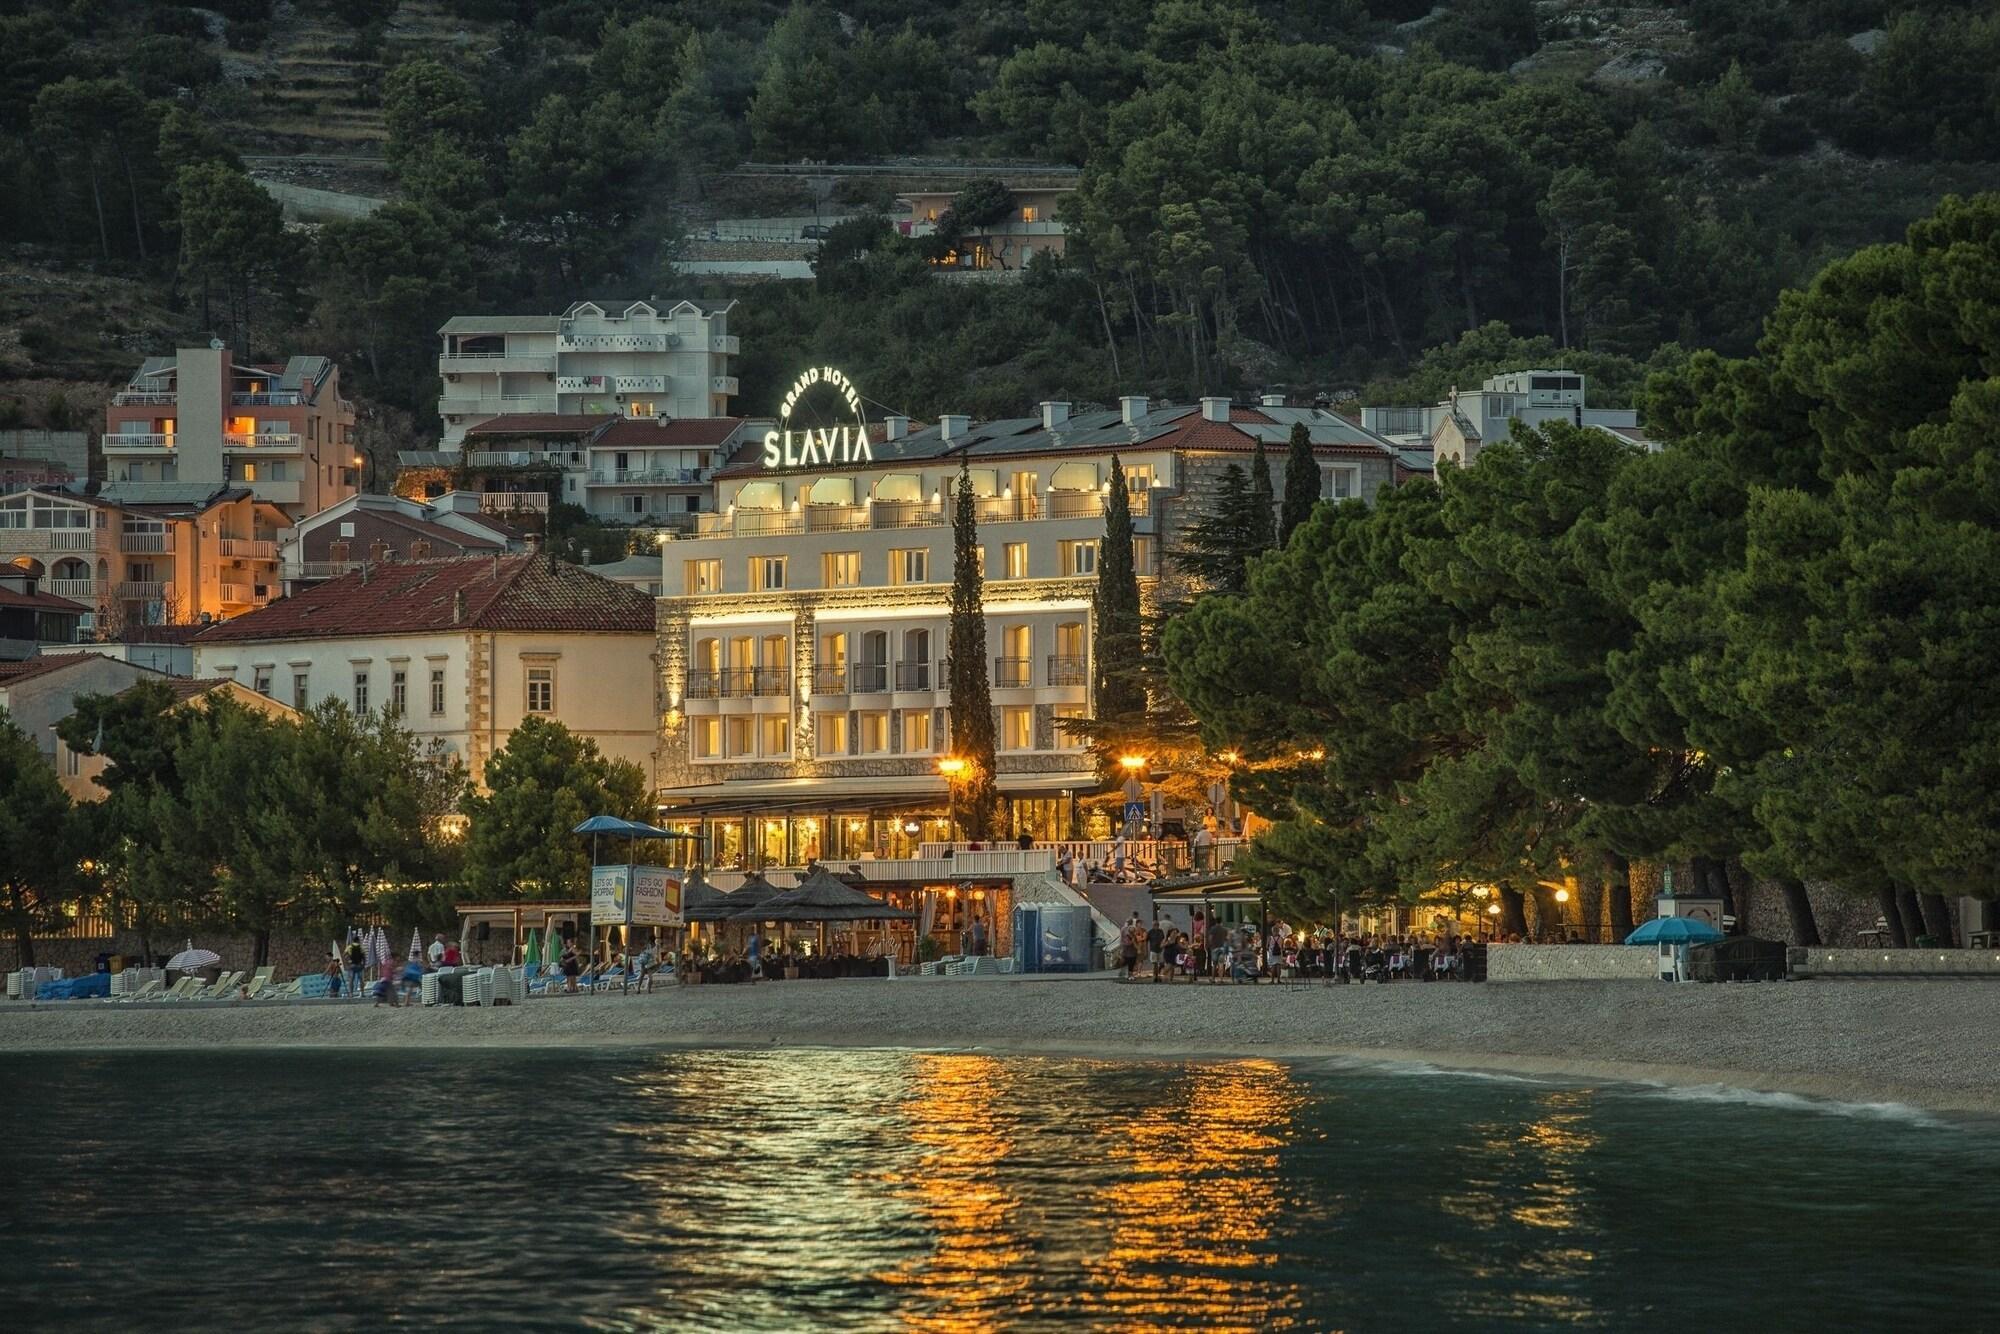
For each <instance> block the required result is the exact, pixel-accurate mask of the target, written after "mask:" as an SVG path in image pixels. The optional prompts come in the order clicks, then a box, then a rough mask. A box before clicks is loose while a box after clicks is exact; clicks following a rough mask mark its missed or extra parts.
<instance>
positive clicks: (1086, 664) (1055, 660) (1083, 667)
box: [1048, 654, 1090, 686]
mask: <svg viewBox="0 0 2000 1334" xmlns="http://www.w3.org/2000/svg"><path fill="white" fill-rule="evenodd" d="M1048 683H1049V684H1050V685H1052V686H1080V685H1088V684H1089V683H1090V660H1089V659H1088V658H1073V657H1065V656H1061V655H1058V654H1051V655H1049V676H1048Z"/></svg>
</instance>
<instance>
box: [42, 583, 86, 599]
mask: <svg viewBox="0 0 2000 1334" xmlns="http://www.w3.org/2000/svg"><path fill="white" fill-rule="evenodd" d="M42 591H43V592H44V593H53V594H55V595H56V596H57V597H59V598H69V599H70V600H71V601H73V602H90V601H94V600H95V599H96V597H97V581H96V580H95V579H44V580H43V581H42Z"/></svg>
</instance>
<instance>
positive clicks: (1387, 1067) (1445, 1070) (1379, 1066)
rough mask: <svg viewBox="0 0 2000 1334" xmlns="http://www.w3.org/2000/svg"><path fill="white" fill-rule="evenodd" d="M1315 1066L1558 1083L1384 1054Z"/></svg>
mask: <svg viewBox="0 0 2000 1334" xmlns="http://www.w3.org/2000/svg"><path fill="white" fill-rule="evenodd" d="M1311 1065H1312V1068H1313V1069H1316V1070H1357V1071H1365V1072H1367V1073H1369V1074H1380V1075H1409V1076H1412V1077H1414V1078H1436V1079H1477V1080H1484V1081H1485V1082H1487V1083H1491V1084H1533V1085H1536V1086H1538V1087H1544V1088H1546V1087H1549V1086H1551V1085H1554V1084H1556V1083H1558V1082H1559V1081H1557V1080H1554V1079H1536V1078H1533V1077H1532V1076H1529V1075H1510V1074H1503V1073H1501V1072H1500V1071H1498V1070H1465V1069H1459V1068H1457V1067H1454V1066H1449V1065H1432V1064H1431V1063H1430V1062H1428V1061H1398V1060H1391V1059H1389V1058H1387V1057H1384V1058H1382V1059H1380V1060H1371V1059H1370V1058H1368V1057H1366V1056H1331V1057H1327V1058H1325V1059H1322V1060H1317V1061H1314V1062H1312V1063H1311Z"/></svg>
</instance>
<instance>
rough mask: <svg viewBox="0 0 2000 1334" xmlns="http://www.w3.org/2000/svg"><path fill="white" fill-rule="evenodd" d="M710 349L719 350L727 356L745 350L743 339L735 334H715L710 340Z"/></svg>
mask: <svg viewBox="0 0 2000 1334" xmlns="http://www.w3.org/2000/svg"><path fill="white" fill-rule="evenodd" d="M708 350H709V351H711V352H719V353H721V354H722V355H723V356H725V357H733V356H735V355H736V354H737V353H738V352H740V351H742V350H743V340H742V339H740V338H738V337H737V336H736V335H735V334H715V335H713V336H711V337H710V338H709V340H708Z"/></svg>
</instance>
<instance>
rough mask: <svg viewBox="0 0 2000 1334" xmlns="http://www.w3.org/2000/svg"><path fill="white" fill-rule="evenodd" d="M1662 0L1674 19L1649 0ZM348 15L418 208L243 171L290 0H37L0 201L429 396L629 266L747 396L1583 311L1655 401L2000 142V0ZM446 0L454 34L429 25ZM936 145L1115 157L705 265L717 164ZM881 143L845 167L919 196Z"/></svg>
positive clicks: (1479, 367)
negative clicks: (449, 374)
mask: <svg viewBox="0 0 2000 1334" xmlns="http://www.w3.org/2000/svg"><path fill="white" fill-rule="evenodd" d="M1634 14H1640V15H1642V16H1643V17H1645V19H1646V24H1645V25H1644V26H1645V28H1646V31H1647V32H1648V33H1650V34H1652V36H1651V37H1649V38H1648V42H1650V44H1649V45H1648V44H1645V43H1638V42H1637V39H1636V38H1635V37H1634V36H1633V32H1632V30H1631V29H1630V28H1629V27H1628V28H1620V27H1618V25H1619V24H1620V23H1621V22H1623V23H1627V24H1630V22H1631V20H1632V17H1633V15H1634ZM327 15H330V16H331V17H330V18H327V17H326V16H321V19H320V20H319V21H325V22H332V23H333V24H334V25H335V28H336V30H337V31H338V33H339V34H341V35H340V37H339V45H338V51H339V53H340V55H341V58H342V59H344V60H347V61H348V62H350V63H349V64H348V65H347V66H346V67H345V68H348V69H351V70H354V71H359V74H358V75H357V76H356V77H354V78H353V79H351V80H349V81H347V82H343V83H339V84H337V85H331V86H329V87H327V88H326V89H324V90H315V91H314V92H313V95H312V98H310V99H308V100H307V101H305V102H303V103H298V104H288V105H296V106H298V107H302V108H305V109H306V110H308V111H310V112H311V113H312V114H311V115H309V116H307V117H306V119H307V120H311V119H312V118H313V116H317V117H318V118H319V119H320V120H322V121H325V122H326V123H327V124H329V125H330V124H332V123H333V122H334V121H335V120H337V119H338V118H340V117H344V116H348V115H350V114H354V115H360V114H363V113H365V114H366V115H368V116H372V117H376V118H377V119H378V120H379V124H380V126H381V135H382V137H381V138H380V139H379V140H373V141H369V142H367V143H363V144H361V145H359V149H358V151H362V152H369V153H374V154H379V155H380V156H381V157H383V158H385V159H386V163H387V171H388V174H389V179H390V184H391V189H390V191H389V193H391V194H392V196H393V198H392V202H391V203H390V204H389V205H388V206H387V207H385V208H383V209H382V210H380V211H379V212H377V213H375V214H374V215H373V216H370V217H367V218H363V219H358V220H352V221H344V222H337V223H328V224H325V225H323V226H318V227H315V228H291V227H287V226H286V225H285V224H284V222H283V220H282V218H281V216H280V212H279V208H278V206H277V204H276V203H275V202H274V201H272V200H271V199H270V198H269V196H267V195H266V194H265V193H264V192H263V191H262V190H261V189H259V188H258V187H257V185H256V184H254V183H253V182H252V181H251V180H250V178H249V177H248V175H246V172H245V162H244V154H245V153H247V152H251V151H252V150H257V151H273V150H272V149H271V146H270V145H268V144H261V143H255V142H252V140H254V139H256V138H257V137H258V134H256V133H253V132H252V131H251V129H250V127H251V125H252V123H253V122H256V123H258V124H262V123H264V122H263V121H260V120H259V116H260V115H262V112H261V111H260V110H259V104H258V103H257V96H256V95H255V94H253V93H252V92H250V91H249V87H250V85H248V84H246V82H245V81H244V79H243V78H242V77H241V75H242V73H243V70H244V69H245V68H246V62H247V63H248V65H249V66H251V67H254V66H255V64H256V62H258V61H259V60H265V59H268V58H269V57H270V55H271V51H272V50H273V45H272V44H273V43H275V42H277V41H278V40H279V39H280V38H281V37H282V36H283V35H284V33H283V26H284V25H281V24H279V23H278V22H277V18H276V11H275V10H274V8H273V6H272V4H271V3H270V0H219V3H217V4H215V5H213V6H211V7H208V8H205V9H202V10H196V9H192V8H187V7H183V6H177V5H170V4H152V3H135V2H133V0H73V2H71V3H49V2H47V0H16V2H15V3H11V4H7V5H5V6H0V41H4V43H5V47H6V49H7V51H8V60H7V63H6V68H5V70H4V72H0V78H4V80H5V82H6V87H5V95H4V96H0V186H4V188H0V231H4V233H5V235H6V236H7V237H8V238H10V240H11V241H12V242H13V243H14V244H15V247H16V251H15V255H14V258H15V262H16V263H17V264H19V265H24V266H30V267H31V266H32V265H33V263H35V262H37V261H39V262H42V263H45V264H47V265H48V266H50V267H52V268H63V269H67V270H77V269H84V270H89V271H91V272H94V273H106V274H117V275H122V276H125V277H128V278H131V279H134V280H136V281H138V282H140V283H142V284H144V285H145V289H146V290H147V291H148V292H150V293H153V294H155V295H156V296H157V299H158V300H159V301H160V302H162V303H163V304H164V305H165V307H166V308H167V309H168V310H170V311H171V312H172V314H173V318H174V319H175V320H176V321H178V322H179V323H180V324H181V327H183V328H184V329H185V330H187V331H189V332H194V331H214V332H217V333H220V334H221V335H223V336H225V337H227V338H229V339H231V340H232V341H233V342H234V343H235V344H236V345H237V346H238V347H239V348H240V349H241V350H243V351H245V352H247V353H251V354H258V355H262V354H273V353H277V352H281V351H312V352H321V353H327V354H330V355H333V356H336V357H338V358H339V359H340V360H341V362H342V364H343V365H344V366H345V367H346V368H347V369H348V373H349V376H350V381H349V383H350V392H358V393H359V394H360V396H362V397H363V399H364V401H365V402H367V403H368V404H370V405H372V406H373V407H375V408H379V409H400V410H402V411H404V412H407V413H408V414H409V416H408V417H407V418H401V419H400V420H401V421H403V422H404V423H406V425H405V426H404V427H403V428H402V429H404V430H405V431H408V432H414V433H415V434H418V435H421V434H424V433H426V432H428V431H431V430H434V429H435V428H434V426H433V425H432V421H431V415H432V412H433V407H432V402H433V399H434V395H435V392H436V385H435V379H434V375H433V365H434V359H435V338H434V330H435V329H436V327H437V326H438V324H439V323H440V322H441V321H442V319H443V318H445V317H446V316H447V315H448V314H450V313H452V312H458V311H468V310H496V309H503V308H516V309H518V308H528V309H544V310H546V309H554V308H559V307H560V306H561V305H562V304H564V303H565V302H567V301H568V300H570V299H573V298H574V297H576V296H577V295H580V294H585V293H606V292H610V293H620V292H623V293H629V294H633V295H645V294H647V293H652V292H661V293H665V292H668V291H672V292H675V293H686V294H691V295H706V296H717V295H737V296H739V297H741V298H742V299H743V304H742V306H741V307H740V308H739V311H738V313H737V315H736V317H735V320H736V322H735V325H734V331H736V332H739V333H740V334H741V335H742V337H743V345H744V348H745V353H744V356H743V358H742V363H743V364H742V366H741V367H740V373H741V378H742V385H743V393H742V398H741V405H742V406H743V407H744V408H745V409H746V410H751V411H756V410H760V409H762V408H764V407H766V406H767V405H768V402H769V401H770V400H771V398H772V397H773V396H774V393H775V390H776V388H777V387H778V386H780V385H782V384H783V383H784V382H785V381H786V380H788V379H789V378H790V377H791V375H792V374H793V373H794V372H795V370H796V368H797V366H798V365H800V364H801V363H803V362H805V361H808V360H822V359H835V360H839V361H841V362H842V363H843V364H845V365H847V366H848V367H849V368H850V369H851V370H852V371H853V373H854V374H855V375H856V377H857V379H859V380H861V381H862V383H864V384H865V385H866V386H867V387H868V391H869V393H870V394H871V396H872V397H874V398H875V399H876V400H878V401H879V402H881V403H884V404H887V405H890V406H893V407H896V408H898V409H901V410H904V411H908V412H911V413H913V414H916V415H919V416H925V415H934V414H935V413H937V412H939V411H944V410H960V411H967V412H971V413H973V414H975V415H991V414H1000V413H1009V412H1014V411H1018V410H1020V409H1021V408H1022V407H1023V406H1024V405H1026V404H1028V403H1031V402H1032V401H1034V400H1035V399H1037V398H1042V397H1062V398H1069V399H1073V400H1077V401H1108V400H1109V399H1110V398H1111V397H1112V396H1113V394H1114V393H1115V392H1117V391H1118V390H1120V389H1125V390H1130V391H1141V390H1145V391H1150V392H1153V393H1156V394H1181V395H1186V394H1191V393H1194V392H1197V391H1201V390H1208V391H1228V390H1232V389H1243V388H1254V387H1259V386H1263V385H1270V384H1285V385H1288V386H1292V387H1295V388H1310V389H1312V390H1314V391H1316V392H1331V393H1333V394H1335V395H1339V394H1341V393H1343V392H1345V391H1357V392H1364V393H1368V394H1379V395H1385V396H1397V397H1414V396H1418V395H1423V396H1429V395H1431V394H1433V393H1435V392H1437V391H1439V390H1441V389H1442V388H1444V387H1445V386H1446V385H1447V384H1448V383H1449V382H1450V381H1451V380H1453V379H1455V378H1458V377H1461V376H1470V375H1476V374H1478V373H1480V372H1481V371H1483V370H1487V369H1490V368H1492V367H1493V366H1496V365H1499V364H1503V363H1509V362H1513V363H1518V362H1519V361H1521V360H1523V359H1528V360H1536V361H1540V360H1546V359H1549V358H1551V357H1555V356H1557V355H1561V356H1563V357H1564V358H1565V359H1567V360H1569V361H1571V362H1573V363H1575V364H1577V365H1579V366H1580V367H1582V368H1584V369H1586V370H1588V371H1590V372H1591V373H1592V374H1593V376H1594V381H1595V383H1594V386H1593V387H1594V388H1596V389H1598V390H1599V391H1600V396H1601V397H1606V398H1607V400H1609V401H1616V400H1618V399H1627V400H1629V397H1630V395H1631V393H1632V392H1634V391H1635V390H1636V388H1637V386H1638V384H1639V383H1640V382H1641V380H1642V379H1643V377H1644V374H1645V373H1646V372H1647V371H1648V370H1650V369H1657V368H1663V367H1671V366H1674V365H1678V364H1680V363H1681V362H1682V361H1683V360H1684V359H1685V357H1686V356H1687V355H1688V353H1689V352H1691V351H1693V350H1695V349H1716V350H1719V351H1721V352H1723V353H1726V354H1741V353H1744V352H1747V351H1748V350H1749V349H1750V348H1751V346H1752V344H1753V342H1754V341H1755V338H1756V336H1757V333H1758V330H1759V327H1760V322H1761V320H1762V318H1763V315H1764V312H1765V311H1766V310H1767V309H1768V308H1769V307H1770V305H1771V303H1772V301H1773V299H1774V298H1775V296H1776V294H1777V293H1778V292H1779V291H1780V290H1782V289H1784V288H1786V287H1790V286H1797V285H1800V284H1802V283H1804V282H1805V281H1807V280H1808V279H1809V278H1810V277H1811V275H1812V274H1813V273H1815V272H1816V271H1818V270H1819V269H1820V268H1821V267H1823V266H1824V265H1825V264H1826V263H1827V262H1828V261H1829V260H1831V259H1833V258H1835V257H1838V256H1839V255H1842V254H1845V253H1849V252H1851V251H1852V250H1854V249H1855V248H1857V247H1859V246H1861V245H1863V244H1867V243H1871V242H1877V241H1882V240H1887V239H1891V238H1893V237H1895V236H1896V235H1898V234H1899V233H1900V231H1901V229H1902V228H1903V227H1904V226H1905V225H1907V224H1908V223H1909V222H1910V221H1911V220H1912V219H1914V218H1916V217H1919V216H1921V215H1923V214H1925V213H1926V212H1928V211H1929V210H1930V209H1931V208H1933V207H1934V206H1935V204H1936V202H1937V200H1938V199H1939V198H1940V197H1942V196H1943V195H1944V194H1945V193H1947V192H1949V191H1950V190H1953V189H1957V190H1961V191H1970V190H1974V189H1977V188H1979V187H1981V186H1982V185H1990V184H1991V183H1992V181H1993V175H1994V170H1993V164H1992V162H1991V161H1988V160H1985V159H1988V158H1990V157H1991V156H1992V153H1993V149H1992V147H1991V146H1992V145H1993V144H1994V143H1996V142H2000V14H1996V13H1994V12H1993V10H1992V7H1991V6H1990V5H1989V4H1985V3H1978V2H1977V0H1964V2H1961V0H1915V2H1913V3H1904V2H1899V0H1807V2H1805V3H1798V4H1787V5H1781V6H1771V5H1764V4H1754V3H1749V2H1748V0H1691V2H1689V3H1668V4H1661V5H1658V6H1655V7H1652V8H1650V9H1645V10H1631V9H1625V8H1612V7H1600V6H1594V5H1588V4H1585V5H1573V6H1567V7H1562V8H1560V9H1555V8H1551V7H1548V6H1537V5H1534V4H1531V3H1529V0H1454V2H1453V3H1449V4H1446V5H1442V6H1439V7H1437V8H1436V9H1435V10H1433V8H1432V6H1430V5H1429V4H1428V3H1422V2H1420V0H1333V2H1331V3H1324V4H1317V3H1316V4H1304V3H1299V2H1298V0H1270V2H1267V3H1252V2H1251V0H1168V2H1167V3H1162V4H1157V5H1133V4H1123V3H1112V2H1111V0H1075V2H1073V3H1061V4H1058V3H1054V2H1053V0H1015V2H1013V3H1001V4H997V5H977V6H974V5H958V4H918V3H914V2H913V0H858V2H857V3H851V4H847V5H845V6H842V7H840V8H838V9H836V8H835V7H834V6H832V5H828V4H815V3H808V2H807V0H798V2H797V3H793V4H791V5H789V6H786V5H779V4H772V3H759V2H757V0H718V2H717V3H709V4H702V5H692V4H672V3H642V2H636V0H616V2H614V0H569V2H567V3H558V4H528V3H506V2H504V0H443V2H442V3H438V2H437V0H433V2H432V3H427V4H425V5H422V6H419V5H415V4H408V3H405V4H397V3H394V2H393V0H336V3H334V4H333V5H331V6H330V7H329V9H328V11H327ZM419 17H422V18H424V20H425V21H426V22H428V23H430V24H431V25H432V27H434V28H436V27H439V26H440V25H442V29H443V30H447V31H449V32H450V33H451V34H453V36H454V40H452V41H443V42H435V41H434V42H428V43H417V42H415V41H414V40H412V38H411V36H410V34H411V32H412V31H414V28H413V25H414V24H415V22H416V20H417V18H419ZM456 38H464V39H465V40H463V41H459V40H456ZM1655 39H1656V40H1655ZM1607 55H1608V56H1609V57H1610V58H1609V59H1608V60H1607ZM258 86H262V85H258ZM314 99H316V100H314ZM909 156H918V157H922V158H925V159H930V160H952V161H994V162H1002V163H1008V162H1022V161H1027V160H1032V161H1034V162H1040V163H1049V164H1068V165H1072V166H1075V167H1079V168H1081V171H1082V175H1081V178H1080V184H1079V188H1078V190H1077V191H1076V194H1075V197H1074V199H1073V201H1072V208H1071V211H1070V213H1069V216H1068V217H1067V219H1066V221H1067V222H1068V223H1069V225H1070V226H1071V228H1072V235H1071V238H1070V239H1071V246H1070V249H1069V253H1068V255H1067V256H1066V257H1065V258H1064V259H1063V260H1062V261H1060V262H1053V261H1052V262H1047V263H1042V262H1039V261H1038V263H1037V265H1036V266H1035V267H1034V268H1033V269H1032V270H1031V271H1030V272H1029V273H1028V274H1027V275H1025V277H1024V278H1023V279H1022V280H1021V281H1019V282H1015V283H1008V284H990V285H989V284H980V285H976V286H965V285H950V286H947V283H948V282H949V280H947V279H940V278H938V277H937V276H936V275H935V274H934V273H933V272H932V271H931V266H930V263H929V259H930V254H929V252H928V250H927V248H926V245H927V243H926V242H924V241H910V240H906V239H903V238H900V237H898V236H896V235H894V234H893V233H892V232H891V231H890V230H889V229H888V228H887V227H886V225H876V224H870V223H868V222H865V221H864V222H856V223H848V224H843V225H841V226H840V227H837V228H835V229H834V235H832V236H831V237H829V238H828V239H827V240H826V242H825V243H824V246H823V248H822V251H821V254H820V259H819V264H818V277H817V279H816V281H813V282H810V283H787V284H780V283H771V284H764V285H759V286H751V287H746V288H742V289H738V290H736V291H733V292H731V291H729V290H727V289H722V288H715V287H705V286H704V285H703V284H701V283H697V282H693V281H690V280H687V279H684V278H680V277H677V276H676V275H675V273H674V268H673V265H674V259H675V251H676V240H675V238H676V237H677V236H678V235H680V234H681V232H682V230H683V228H682V225H681V219H682V218H683V217H684V215H685V211H686V210H687V209H689V208H690V207H698V206H700V205H701V204H702V203H703V202H704V201H712V200H713V198H714V193H715V191H716V190H717V189H718V188H719V178H718V175H717V174H718V173H719V172H722V171H725V170H727V169H729V168H731V167H733V166H735V165H737V164H739V163H741V162H743V161H745V160H754V161H760V162H772V163H782V162H794V161H798V160H800V159H816V160H835V161H847V162H858V163H867V162H872V161H878V160H882V159H885V158H895V157H909ZM843 188H844V189H845V190H846V194H847V196H849V197H845V198H838V199H837V202H840V203H842V204H844V205H846V206H848V207H855V206H859V207H862V208H864V209H865V208H870V207H878V206H879V207H883V208H886V207H888V206H889V205H890V204H891V202H892V198H893V191H890V190H887V189H884V188H881V187H878V186H873V185H870V184H869V182H868V178H866V177H859V178H856V180H855V182H854V183H853V184H852V185H851V186H844V187H843ZM15 332H16V333H17V335H18V339H19V344H20V346H19V347H18V348H6V349H0V365H4V368H5V373H6V374H8V375H9V376H10V377H13V378H24V377H28V376H30V375H33V374H37V373H40V374H42V375H48V374H50V373H51V372H50V370H49V368H50V367H51V366H60V365H62V364H65V363H66V362H69V361H80V362H82V361H88V360H89V358H88V357H85V356H82V355H81V354H82V353H83V352H84V351H86V350H87V349H85V348H83V347H82V346H81V345H82V344H84V343H88V342H90V341H91V340H93V339H96V340H100V341H101V340H103V339H105V338H107V337H109V334H106V333H102V332H100V331H97V330H93V329H91V328H89V327H79V325H78V323H77V322H76V321H74V320H66V319H65V318H64V315H63V313H62V312H61V311H60V310H45V311H43V312H42V313H40V314H36V315H34V316H32V317H30V318H27V319H25V320H24V321H23V324H22V327H20V328H19V329H18V330H16V331H15ZM112 332H114V333H115V332H116V331H115V330H114V331H112ZM128 341H129V340H128ZM149 350H158V349H149ZM126 360H128V361H129V358H126ZM99 364H101V365H109V364H110V362H109V361H105V360H103V359H100V362H99ZM9 410H10V411H11V412H13V413H14V415H15V416H16V417H17V418H18V417H20V416H22V415H23V414H26V415H29V416H32V409H31V407H29V406H26V405H22V404H19V403H16V404H15V405H13V406H12V407H11V408H10V409H9ZM392 420H396V419H394V418H392Z"/></svg>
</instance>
